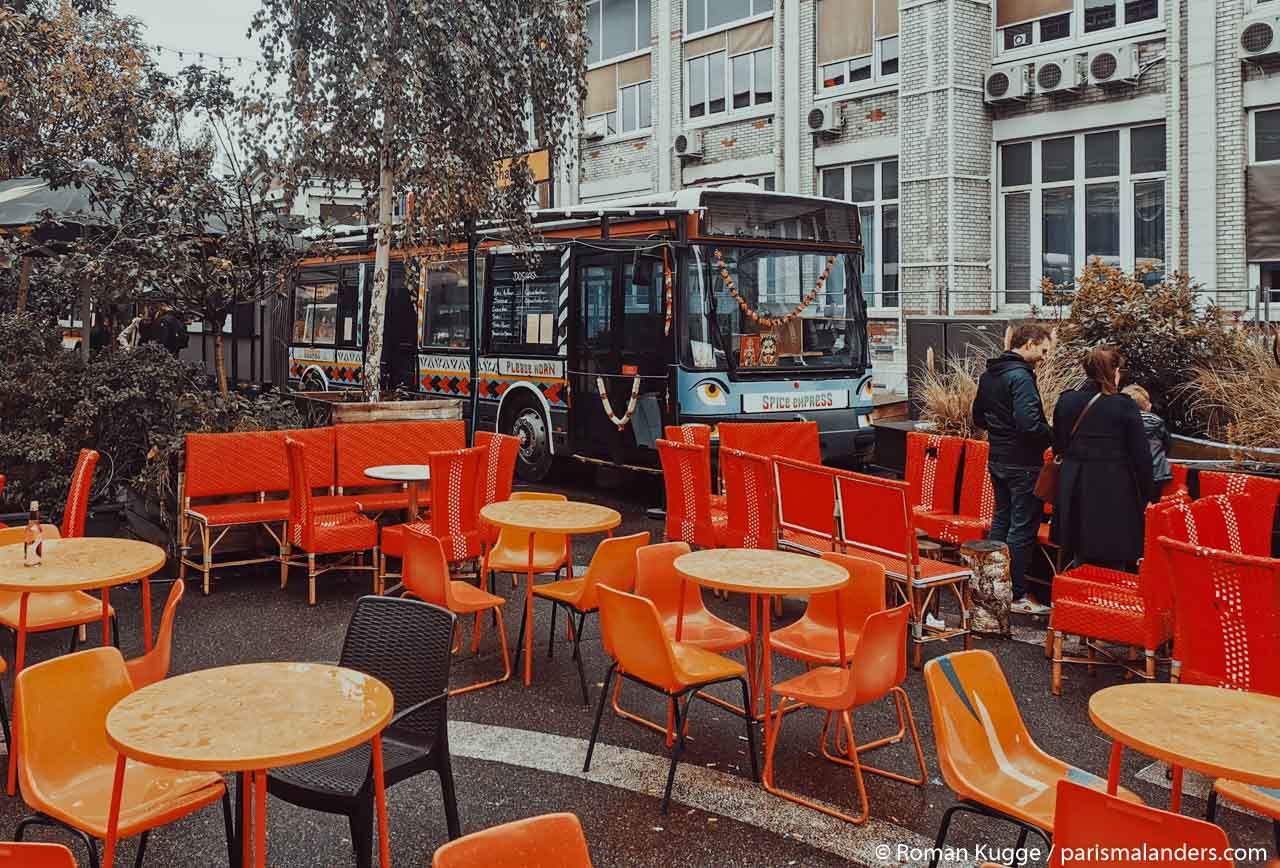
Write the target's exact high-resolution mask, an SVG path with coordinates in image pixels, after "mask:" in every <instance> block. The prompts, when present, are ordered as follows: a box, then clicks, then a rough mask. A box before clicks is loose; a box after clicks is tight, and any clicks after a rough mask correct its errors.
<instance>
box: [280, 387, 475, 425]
mask: <svg viewBox="0 0 1280 868" xmlns="http://www.w3.org/2000/svg"><path fill="white" fill-rule="evenodd" d="M293 397H294V400H295V401H297V402H298V406H299V408H300V409H301V410H302V414H303V416H304V417H305V418H306V420H307V425H308V427H312V428H318V427H323V426H325V425H344V424H350V423H352V422H419V421H423V420H427V419H461V418H462V399H461V398H437V397H434V396H427V395H423V396H422V397H420V398H412V399H409V400H399V401H375V402H369V401H365V400H364V399H363V395H362V394H361V393H360V392H294V393H293Z"/></svg>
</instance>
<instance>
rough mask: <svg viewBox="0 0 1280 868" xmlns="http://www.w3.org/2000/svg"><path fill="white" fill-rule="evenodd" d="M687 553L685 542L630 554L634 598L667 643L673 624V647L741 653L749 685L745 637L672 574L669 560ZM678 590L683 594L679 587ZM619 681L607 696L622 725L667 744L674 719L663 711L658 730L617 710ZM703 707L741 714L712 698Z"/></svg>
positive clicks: (750, 655)
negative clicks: (653, 614)
mask: <svg viewBox="0 0 1280 868" xmlns="http://www.w3.org/2000/svg"><path fill="white" fill-rule="evenodd" d="M690 551H691V549H690V548H689V544H688V543H684V542H665V543H656V544H654V545H647V546H644V547H642V548H640V549H638V550H637V551H636V588H635V593H636V595H637V596H640V597H644V598H645V599H647V600H649V601H650V602H651V603H653V605H654V609H655V611H657V613H658V617H659V619H660V620H661V623H662V629H663V630H665V631H666V636H667V637H668V638H669V639H670V640H671V641H673V642H674V641H677V640H676V624H677V622H679V624H680V638H679V640H678V641H679V644H680V645H682V646H687V647H690V648H700V649H702V650H703V651H708V652H711V653H713V654H725V653H728V652H730V651H736V650H737V649H739V648H746V656H747V667H748V669H747V672H748V675H747V679H748V683H749V684H751V686H752V687H753V688H754V686H755V676H754V673H755V654H754V647H753V645H752V643H751V634H750V633H748V632H747V631H746V630H743V629H742V628H741V627H739V626H737V625H736V624H730V623H729V622H728V621H726V620H724V619H723V618H721V617H720V616H719V615H716V614H715V613H713V612H712V611H711V610H710V609H708V608H707V604H706V603H705V602H704V601H703V599H702V587H701V586H700V585H698V584H695V583H694V582H688V581H685V579H684V578H683V577H682V576H681V575H680V574H679V573H677V572H676V568H675V560H676V558H678V557H680V556H681V555H684V554H688V553H689V552H690ZM682 586H683V595H682V593H681V587H682ZM621 691H622V682H621V681H619V682H618V684H617V685H616V686H615V689H614V692H613V710H614V712H615V713H616V714H617V715H618V716H619V717H622V718H625V719H626V720H630V721H633V722H635V723H638V724H640V725H641V726H645V727H648V728H649V729H652V730H654V731H655V732H661V733H663V734H665V735H666V736H667V744H668V745H670V744H671V741H672V739H673V738H674V733H675V730H674V729H673V728H672V727H673V726H674V722H675V718H676V715H675V714H674V712H673V711H672V710H671V708H668V710H667V726H666V727H665V728H663V727H661V726H659V725H658V724H656V723H654V722H653V721H650V720H646V719H645V718H643V717H640V716H639V715H636V714H632V713H631V712H629V711H627V710H626V709H624V708H622V707H621V706H620V705H619V701H618V700H619V696H620V694H621ZM699 695H700V696H702V698H703V699H705V700H706V701H708V702H711V703H713V704H716V705H720V706H721V707H723V708H725V709H727V710H729V711H732V712H734V713H735V714H739V713H742V709H741V708H739V707H738V706H735V705H732V704H730V703H728V702H725V701H724V700H722V699H720V698H719V697H716V696H710V695H707V694H699ZM754 701H755V696H754V692H753V693H752V700H751V702H752V704H751V705H749V706H744V707H750V708H753V709H754V708H755V705H754Z"/></svg>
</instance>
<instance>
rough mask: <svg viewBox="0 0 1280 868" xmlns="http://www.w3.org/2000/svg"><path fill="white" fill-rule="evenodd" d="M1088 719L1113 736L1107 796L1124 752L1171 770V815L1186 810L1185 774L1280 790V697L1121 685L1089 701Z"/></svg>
mask: <svg viewBox="0 0 1280 868" xmlns="http://www.w3.org/2000/svg"><path fill="white" fill-rule="evenodd" d="M1089 718H1090V719H1091V720H1092V721H1093V723H1094V726H1096V727H1098V729H1100V730H1102V731H1103V732H1104V733H1106V734H1107V735H1109V736H1111V738H1112V745H1111V764H1110V766H1109V768H1108V772H1107V792H1108V793H1111V794H1113V795H1114V794H1115V792H1116V788H1117V787H1118V786H1119V782H1120V757H1121V754H1122V753H1123V752H1124V748H1125V747H1126V746H1128V747H1131V748H1133V749H1134V750H1136V751H1139V752H1141V753H1144V754H1146V755H1147V756H1150V757H1154V758H1156V759H1159V760H1163V761H1165V762H1167V763H1169V764H1170V765H1171V766H1173V791H1172V794H1171V795H1170V797H1169V809H1170V810H1171V811H1173V812H1174V813H1177V812H1178V811H1179V809H1180V808H1181V807H1182V770H1183V769H1184V768H1188V769H1194V770H1195V771H1198V772H1200V773H1202V774H1205V775H1209V776H1211V777H1218V778H1228V779H1229V780H1233V781H1240V782H1241V783H1246V784H1253V785H1254V786H1260V787H1280V727H1277V726H1276V721H1277V720H1280V698H1278V697H1274V696H1267V695H1265V694H1261V693H1244V692H1242V691H1239V690H1226V689H1224V688H1221V687H1207V686H1202V685H1198V684H1121V685H1118V686H1116V687H1107V688H1105V689H1103V690H1099V691H1098V692H1097V693H1095V694H1093V696H1092V697H1090V699H1089Z"/></svg>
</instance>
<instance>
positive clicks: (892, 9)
mask: <svg viewBox="0 0 1280 868" xmlns="http://www.w3.org/2000/svg"><path fill="white" fill-rule="evenodd" d="M897 32H898V0H876V37H877V38H884V37H886V36H894V35H896V34H897Z"/></svg>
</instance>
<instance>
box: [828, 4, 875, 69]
mask: <svg viewBox="0 0 1280 868" xmlns="http://www.w3.org/2000/svg"><path fill="white" fill-rule="evenodd" d="M872 2H873V0H818V63H819V64H828V63H834V62H835V61H837V60H845V59H846V58H849V57H862V56H864V55H867V54H870V53H871V8H872Z"/></svg>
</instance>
